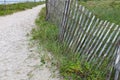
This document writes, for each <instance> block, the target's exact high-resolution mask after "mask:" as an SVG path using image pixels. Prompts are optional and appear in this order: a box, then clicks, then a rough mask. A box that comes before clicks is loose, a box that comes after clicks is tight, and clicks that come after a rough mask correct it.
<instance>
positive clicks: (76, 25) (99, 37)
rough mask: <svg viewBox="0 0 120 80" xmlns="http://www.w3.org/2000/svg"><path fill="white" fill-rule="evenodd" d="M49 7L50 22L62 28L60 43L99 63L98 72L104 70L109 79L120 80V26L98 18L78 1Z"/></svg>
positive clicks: (54, 1)
mask: <svg viewBox="0 0 120 80" xmlns="http://www.w3.org/2000/svg"><path fill="white" fill-rule="evenodd" d="M46 4H47V5H46V6H47V8H46V9H47V17H46V19H47V20H49V21H51V22H53V23H55V24H56V25H57V26H59V36H60V41H62V42H65V43H66V45H67V46H68V47H69V49H71V50H72V51H73V53H74V55H76V56H77V57H79V58H84V59H85V61H87V62H89V63H92V64H93V65H96V64H97V65H96V68H94V69H98V68H101V67H104V69H105V71H106V72H107V73H108V74H107V75H106V80H120V74H119V72H120V26H119V25H116V24H114V23H110V22H109V21H107V20H105V21H104V20H101V19H99V18H96V16H95V15H94V14H92V12H90V11H89V10H88V9H86V8H85V7H84V6H82V5H79V4H78V2H77V0H47V3H46ZM105 63H106V64H107V65H104V64H105ZM113 78H114V79H113Z"/></svg>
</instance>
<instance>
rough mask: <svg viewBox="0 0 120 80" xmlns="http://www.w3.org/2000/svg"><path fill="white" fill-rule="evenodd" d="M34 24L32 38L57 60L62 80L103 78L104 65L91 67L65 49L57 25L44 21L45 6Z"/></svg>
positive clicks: (102, 79)
mask: <svg viewBox="0 0 120 80" xmlns="http://www.w3.org/2000/svg"><path fill="white" fill-rule="evenodd" d="M36 24H37V26H38V27H37V28H35V29H33V30H32V40H37V41H38V44H39V45H42V46H44V47H45V48H47V50H48V51H49V52H51V53H53V55H54V58H55V59H56V60H57V62H56V63H55V64H56V66H57V67H58V69H59V70H60V74H61V76H63V77H64V80H105V75H106V73H105V72H104V68H103V67H104V66H103V67H101V69H96V70H95V69H93V68H94V67H95V66H93V65H91V64H89V63H87V62H84V63H83V61H84V59H78V58H77V56H74V53H72V51H70V50H66V47H65V44H64V43H62V44H61V43H60V42H59V40H58V32H59V31H58V27H57V26H55V25H54V24H52V23H50V22H48V21H45V8H44V9H42V11H41V12H40V14H39V18H38V19H37V20H36ZM81 60H82V61H81ZM105 65H106V64H105Z"/></svg>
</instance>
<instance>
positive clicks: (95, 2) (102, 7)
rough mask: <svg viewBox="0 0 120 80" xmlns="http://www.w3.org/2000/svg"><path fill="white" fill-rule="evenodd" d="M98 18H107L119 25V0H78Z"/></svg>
mask: <svg viewBox="0 0 120 80" xmlns="http://www.w3.org/2000/svg"><path fill="white" fill-rule="evenodd" d="M79 3H80V4H82V5H84V6H85V7H86V8H88V9H89V10H90V11H92V12H93V13H94V14H95V15H96V16H97V17H98V18H100V19H103V20H108V21H110V22H114V23H116V24H119V25H120V1H119V0H87V1H84V0H80V2H79Z"/></svg>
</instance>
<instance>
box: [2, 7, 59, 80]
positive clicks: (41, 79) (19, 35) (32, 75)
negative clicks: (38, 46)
mask: <svg viewBox="0 0 120 80" xmlns="http://www.w3.org/2000/svg"><path fill="white" fill-rule="evenodd" d="M44 6H45V5H40V6H37V7H35V8H33V9H29V10H26V11H21V12H17V13H14V14H12V15H8V16H3V17H0V80H59V79H58V78H52V77H51V74H52V73H51V72H50V70H49V68H47V67H40V66H39V65H40V57H39V56H40V55H39V54H38V53H37V52H36V51H35V48H30V45H28V43H29V40H28V37H27V36H26V35H27V33H30V31H31V30H32V28H34V27H35V22H34V21H35V19H36V18H37V16H38V14H39V12H40V9H41V8H43V7H44ZM43 52H44V51H43Z"/></svg>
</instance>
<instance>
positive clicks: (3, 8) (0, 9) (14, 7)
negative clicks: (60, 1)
mask: <svg viewBox="0 0 120 80" xmlns="http://www.w3.org/2000/svg"><path fill="white" fill-rule="evenodd" d="M43 3H44V2H25V3H15V4H8V5H0V16H4V15H8V14H12V13H14V12H18V11H22V10H25V9H30V8H32V7H34V6H37V5H40V4H43Z"/></svg>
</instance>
